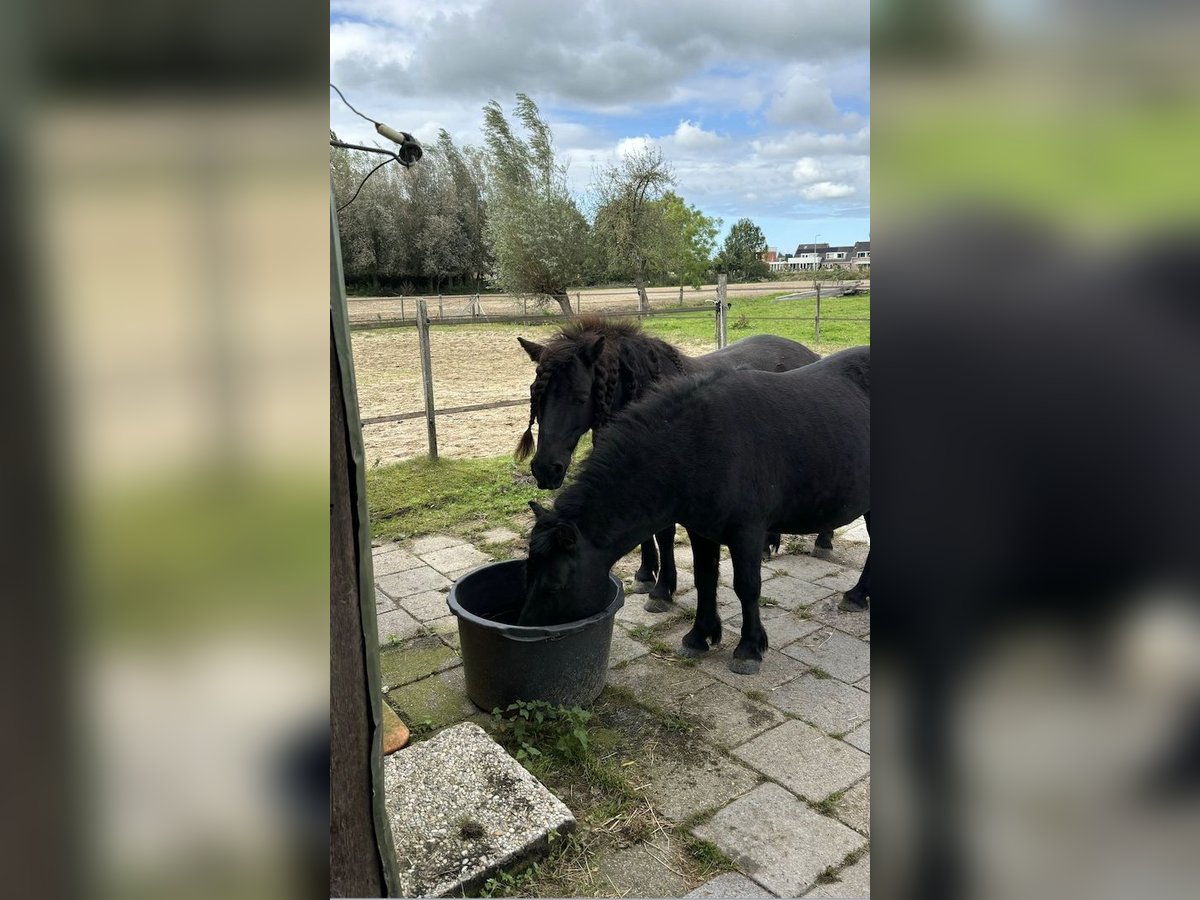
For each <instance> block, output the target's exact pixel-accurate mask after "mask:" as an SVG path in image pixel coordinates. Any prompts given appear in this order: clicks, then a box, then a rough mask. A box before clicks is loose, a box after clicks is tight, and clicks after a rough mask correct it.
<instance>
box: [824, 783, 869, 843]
mask: <svg viewBox="0 0 1200 900" xmlns="http://www.w3.org/2000/svg"><path fill="white" fill-rule="evenodd" d="M833 814H834V815H835V816H836V817H837V818H838V819H840V820H841V821H842V822H844V823H845V824H847V825H849V826H850V827H851V828H853V829H854V830H855V831H857V832H860V833H862V834H865V835H866V836H867V837H870V836H871V779H870V778H864V779H863V780H862V781H860V782H859V783H858V784H856V785H854V787H852V788H850V790H848V791H846V793H845V794H844V795H843V796H842V799H841V800H839V801H838V802H837V803H836V804H835V805H834V807H833Z"/></svg>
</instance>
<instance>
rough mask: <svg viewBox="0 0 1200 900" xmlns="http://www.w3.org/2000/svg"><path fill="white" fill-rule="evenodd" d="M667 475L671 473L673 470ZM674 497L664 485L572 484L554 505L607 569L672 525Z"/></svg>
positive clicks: (622, 481) (623, 481)
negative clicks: (603, 557) (592, 547)
mask: <svg viewBox="0 0 1200 900" xmlns="http://www.w3.org/2000/svg"><path fill="white" fill-rule="evenodd" d="M667 471H668V472H672V473H673V471H674V467H671V469H668V470H667ZM678 497H679V491H678V490H677V489H676V488H675V487H674V486H673V485H672V484H670V483H669V482H668V481H659V480H656V479H655V480H649V479H647V480H636V482H635V480H634V479H626V478H620V479H615V480H614V481H613V482H612V483H603V484H602V483H600V482H598V481H597V482H576V483H575V484H574V485H572V486H571V487H570V488H568V490H567V491H565V492H564V494H563V496H562V498H561V499H560V502H559V503H558V504H556V505H557V506H558V507H560V508H561V507H564V506H565V507H566V509H565V510H564V513H565V514H566V515H567V516H568V517H569V518H570V519H571V520H572V521H573V522H574V523H575V525H576V527H578V528H579V531H580V533H581V534H582V535H583V536H584V537H585V538H587V540H588V541H590V542H591V544H592V546H594V547H596V548H597V549H599V550H600V551H601V553H602V554H603V555H604V556H605V560H606V563H607V565H608V566H609V568H611V567H612V566H613V564H615V563H616V561H617V560H618V559H620V558H621V557H622V556H624V555H625V554H626V553H629V551H631V550H633V549H634V548H635V547H637V546H638V545H639V544H641V543H642V542H643V541H645V540H647V539H649V538H650V536H651V535H653V534H656V533H657V532H659V531H662V530H663V529H664V528H668V527H670V526H671V525H674V524H675V521H676V509H675V504H676V501H677V499H678ZM562 500H566V501H567V502H566V503H565V504H564V503H562Z"/></svg>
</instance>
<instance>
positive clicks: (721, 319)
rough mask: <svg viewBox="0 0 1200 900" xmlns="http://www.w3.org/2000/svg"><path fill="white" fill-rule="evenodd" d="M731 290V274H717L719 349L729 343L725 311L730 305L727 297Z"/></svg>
mask: <svg viewBox="0 0 1200 900" xmlns="http://www.w3.org/2000/svg"><path fill="white" fill-rule="evenodd" d="M728 291H729V276H728V275H724V274H722V275H718V276H717V349H718V350H720V349H721V348H722V347H724V346H725V345H726V344H727V343H729V333H728V331H726V329H725V311H726V308H727V306H728V304H727V303H726V300H725V297H726V295H727V293H728Z"/></svg>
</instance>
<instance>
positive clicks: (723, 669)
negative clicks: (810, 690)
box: [700, 626, 807, 696]
mask: <svg viewBox="0 0 1200 900" xmlns="http://www.w3.org/2000/svg"><path fill="white" fill-rule="evenodd" d="M730 628H733V626H730ZM768 631H770V628H768ZM732 633H733V635H734V638H733V642H732V643H729V642H728V640H727V639H726V641H725V642H723V643H721V644H720V645H719V646H718V647H716V648H715V649H712V650H709V651H708V653H706V654H704V656H702V657H700V668H701V669H702V670H703V671H704V673H705V674H706V675H711V676H712V677H713V678H715V679H717V680H718V681H723V682H725V683H726V684H727V685H729V686H730V687H733V688H736V689H737V690H739V691H741V692H742V693H745V692H746V691H759V692H761V693H764V694H766V695H768V696H769V692H770V691H772V690H774V689H775V688H777V687H779V685H781V684H783V683H784V682H787V681H791V680H792V679H793V678H795V677H796V676H798V675H800V674H802V673H803V672H805V671H807V667H806V666H805V665H804V663H801V662H797V661H796V660H794V659H792V658H791V657H790V656H784V655H783V654H782V653H780V652H779V651H778V650H771V649H768V650H767V652H766V653H764V654H763V664H762V669H760V670H759V672H758V674H757V675H738V674H737V673H736V672H730V671H729V660H730V659H732V658H733V648H734V647H736V646H737V630H736V629H734V630H733V632H732Z"/></svg>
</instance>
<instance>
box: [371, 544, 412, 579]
mask: <svg viewBox="0 0 1200 900" xmlns="http://www.w3.org/2000/svg"><path fill="white" fill-rule="evenodd" d="M419 565H421V560H420V559H418V558H417V557H416V556H414V555H413V554H411V553H409V552H408V551H407V550H401V549H400V548H399V547H398V546H397V545H395V544H392V545H391V549H388V551H387V552H386V553H376V554H375V556H374V557H373V558H372V559H371V567H372V569H373V570H374V572H375V577H376V578H382V577H383V576H384V575H394V574H395V573H397V572H404V571H406V570H408V569H415V568H416V567H417V566H419Z"/></svg>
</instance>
